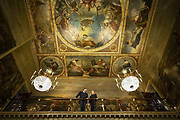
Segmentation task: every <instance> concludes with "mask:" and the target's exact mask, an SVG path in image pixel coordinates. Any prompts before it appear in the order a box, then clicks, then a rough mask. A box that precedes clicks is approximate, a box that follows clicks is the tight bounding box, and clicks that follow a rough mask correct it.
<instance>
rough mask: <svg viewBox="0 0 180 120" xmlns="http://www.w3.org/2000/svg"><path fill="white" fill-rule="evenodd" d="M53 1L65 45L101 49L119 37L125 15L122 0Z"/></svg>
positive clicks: (59, 30) (82, 48)
mask: <svg viewBox="0 0 180 120" xmlns="http://www.w3.org/2000/svg"><path fill="white" fill-rule="evenodd" d="M54 4H55V5H54V6H55V8H54V18H55V27H56V30H57V32H58V37H59V38H61V40H62V41H63V42H64V43H65V44H66V45H68V46H70V47H72V48H74V49H76V50H80V51H86V50H87V49H90V50H91V49H96V48H99V49H96V50H100V48H105V47H106V46H108V43H109V44H111V43H112V42H113V41H114V40H116V39H117V37H118V34H119V28H120V24H121V19H122V14H123V13H122V4H121V2H120V1H119V0H114V1H113V2H112V1H109V0H57V1H56V2H55V3H54ZM103 46H104V47H103Z"/></svg>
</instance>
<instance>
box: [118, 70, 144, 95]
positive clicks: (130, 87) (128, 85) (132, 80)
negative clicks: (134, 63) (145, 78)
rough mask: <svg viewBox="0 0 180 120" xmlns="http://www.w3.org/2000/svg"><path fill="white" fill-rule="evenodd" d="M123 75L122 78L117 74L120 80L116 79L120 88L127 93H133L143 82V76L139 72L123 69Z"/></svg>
mask: <svg viewBox="0 0 180 120" xmlns="http://www.w3.org/2000/svg"><path fill="white" fill-rule="evenodd" d="M122 74H123V75H121V76H120V74H117V77H118V78H116V79H115V81H116V85H117V87H118V88H120V89H121V90H122V91H123V90H125V91H127V92H132V91H135V90H137V89H138V88H139V84H140V82H142V76H141V74H139V72H138V71H137V70H134V71H132V70H131V69H123V70H122ZM119 81H120V82H119Z"/></svg>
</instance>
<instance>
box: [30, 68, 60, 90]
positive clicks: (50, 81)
mask: <svg viewBox="0 0 180 120" xmlns="http://www.w3.org/2000/svg"><path fill="white" fill-rule="evenodd" d="M56 80H57V77H54V72H53V71H52V69H50V68H48V69H46V70H45V72H43V71H42V69H40V70H39V71H34V73H33V75H32V76H31V78H30V81H31V84H32V85H34V88H35V89H36V90H38V91H41V92H44V91H49V90H50V89H54V88H55V87H56V86H57V84H58V82H57V81H56Z"/></svg>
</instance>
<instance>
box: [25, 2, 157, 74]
mask: <svg viewBox="0 0 180 120" xmlns="http://www.w3.org/2000/svg"><path fill="white" fill-rule="evenodd" d="M28 6H29V11H30V13H31V20H32V22H33V26H34V28H35V29H34V32H35V33H36V40H34V44H35V46H36V54H37V56H38V58H39V63H40V68H43V69H46V68H51V69H52V67H53V66H54V68H53V69H55V67H56V68H57V69H56V70H58V71H57V72H56V75H59V76H62V77H70V76H75V77H77V76H80V77H113V76H115V75H116V74H117V73H118V72H121V69H122V68H123V65H124V64H126V63H127V62H128V64H129V67H131V68H136V67H137V66H138V61H139V59H140V57H141V55H142V53H143V46H144V43H145V40H146V35H147V32H148V28H149V27H150V24H149V23H150V21H151V18H152V15H153V9H152V8H153V6H154V1H152V0H35V1H34V2H33V1H31V0H28ZM48 57H49V58H48ZM48 62H54V63H53V64H52V65H51V64H49V63H48ZM56 70H55V71H56Z"/></svg>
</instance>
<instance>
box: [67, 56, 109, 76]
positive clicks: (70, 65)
mask: <svg viewBox="0 0 180 120" xmlns="http://www.w3.org/2000/svg"><path fill="white" fill-rule="evenodd" d="M110 61H111V57H109V56H67V57H66V64H67V73H68V76H82V77H93V76H94V77H108V76H109V69H110Z"/></svg>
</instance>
